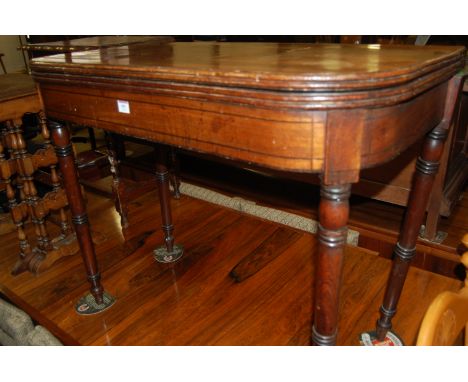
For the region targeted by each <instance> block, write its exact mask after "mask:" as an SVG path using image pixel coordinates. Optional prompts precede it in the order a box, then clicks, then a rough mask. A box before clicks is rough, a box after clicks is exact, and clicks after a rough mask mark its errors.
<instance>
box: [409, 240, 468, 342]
mask: <svg viewBox="0 0 468 382" xmlns="http://www.w3.org/2000/svg"><path fill="white" fill-rule="evenodd" d="M462 242H463V245H464V246H465V247H467V248H468V234H465V236H463V239H462ZM461 261H462V263H463V265H464V266H465V268H466V269H467V270H468V251H467V252H465V253H464V254H463V256H462V260H461ZM467 324H468V275H467V276H466V278H465V285H464V287H463V288H462V289H461V290H460V291H459V292H457V293H455V292H448V291H446V292H442V293H441V294H439V295H438V296H437V297H436V298H435V299H434V301H433V302H432V304H431V305H430V306H429V309H428V310H427V312H426V315H425V316H424V319H423V322H422V324H421V329H420V331H419V335H418V340H417V343H416V344H417V345H421V346H428V345H435V346H442V345H453V343H454V342H455V340H456V339H457V338H458V336H459V334H460V332H461V331H462V330H463V329H464V328H465V345H468V335H467V332H466V327H467Z"/></svg>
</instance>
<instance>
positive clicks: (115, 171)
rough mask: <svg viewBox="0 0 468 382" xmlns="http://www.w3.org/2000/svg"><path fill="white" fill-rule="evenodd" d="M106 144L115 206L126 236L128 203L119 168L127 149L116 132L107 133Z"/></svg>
mask: <svg viewBox="0 0 468 382" xmlns="http://www.w3.org/2000/svg"><path fill="white" fill-rule="evenodd" d="M106 145H107V159H108V160H109V165H110V171H111V174H112V193H113V195H114V203H115V208H116V210H117V212H118V213H119V215H120V225H121V227H122V230H123V232H124V236H125V232H126V230H127V229H128V205H127V201H126V200H125V197H124V196H123V195H122V194H123V192H122V180H121V178H120V170H119V157H122V156H124V155H125V149H123V150H122V147H121V141H119V139H118V138H117V136H116V135H115V134H111V133H109V134H106ZM119 145H120V146H119ZM119 151H120V154H119Z"/></svg>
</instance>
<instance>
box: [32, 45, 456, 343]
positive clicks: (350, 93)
mask: <svg viewBox="0 0 468 382" xmlns="http://www.w3.org/2000/svg"><path fill="white" fill-rule="evenodd" d="M464 56H465V50H464V48H459V47H442V46H438V47H412V46H411V47H410V46H380V45H368V46H366V45H360V46H356V45H326V44H325V45H320V44H317V45H310V44H294V45H291V44H275V43H259V44H242V43H238V44H236V43H167V44H154V43H145V44H138V45H130V46H128V47H116V48H108V49H106V50H105V51H89V52H87V53H84V52H80V53H78V54H74V53H71V54H70V55H68V56H67V55H56V56H50V57H44V58H38V59H35V60H33V62H32V65H31V68H32V73H33V77H34V78H35V80H36V81H37V82H38V84H39V86H40V91H41V94H42V97H43V100H44V104H45V108H46V110H47V114H48V117H49V118H52V119H54V120H55V121H71V122H74V123H81V124H84V125H89V126H95V127H99V128H103V129H106V130H109V131H113V132H117V133H122V134H128V135H132V136H136V137H140V138H145V139H149V140H153V141H156V142H160V143H164V144H167V145H173V146H178V147H182V148H185V149H190V150H195V151H200V152H205V153H210V154H215V155H218V156H222V157H226V158H230V159H232V160H239V161H246V162H252V163H255V164H257V165H261V166H265V167H270V168H274V169H279V170H284V171H293V172H303V173H320V174H321V179H322V185H321V202H320V206H319V220H320V227H319V233H318V238H319V240H318V241H319V244H318V250H317V258H316V265H317V266H316V273H315V291H314V293H315V299H314V304H315V312H314V325H313V328H312V341H313V343H314V344H319V345H327V344H334V343H335V339H336V333H337V321H338V318H337V317H338V291H339V287H340V280H341V269H342V257H343V256H342V255H343V248H344V244H345V237H346V232H347V228H346V224H347V220H348V212H349V204H348V198H349V195H350V190H351V184H352V183H355V182H357V181H358V180H359V174H360V171H361V169H364V168H369V167H374V166H378V165H380V164H382V163H385V162H387V161H389V160H391V159H393V158H395V157H397V156H398V154H399V153H401V152H402V151H403V150H405V149H406V148H407V147H409V146H410V145H411V144H413V143H414V142H416V140H417V139H419V138H420V137H422V136H424V135H425V134H427V137H426V140H425V144H424V147H423V150H422V153H421V156H420V158H419V159H418V161H417V166H416V168H417V172H416V177H415V181H414V187H413V190H412V193H411V195H410V201H409V204H408V214H407V215H406V219H405V222H404V225H403V229H402V231H401V236H400V240H399V243H398V244H397V245H396V249H395V255H396V256H395V261H394V265H393V268H392V272H391V275H390V278H389V283H388V288H387V292H386V295H385V299H384V303H383V306H382V309H381V318H380V320H379V322H378V335H379V337H380V338H383V337H384V336H385V334H386V332H387V330H388V329H390V328H391V318H392V317H393V315H394V314H395V311H396V305H397V302H398V299H399V296H400V293H401V290H402V287H403V283H404V280H405V277H406V274H407V271H408V267H409V263H410V260H411V258H412V257H413V255H414V252H415V248H414V247H415V242H416V238H417V235H418V232H419V228H420V225H421V223H422V220H423V216H424V213H425V209H426V204H427V201H428V198H429V193H430V190H431V187H432V183H433V180H434V176H435V174H436V172H437V168H438V164H439V160H440V156H441V154H442V148H443V143H444V140H445V138H446V136H447V132H448V128H449V126H450V124H451V120H452V117H453V113H454V108H455V104H456V101H457V97H458V94H459V91H460V87H461V83H462V78H463V77H462V76H461V75H457V73H458V72H459V70H460V69H462V68H463V65H464ZM50 127H52V129H53V132H52V138H53V141H54V143H55V146H56V150H57V153H58V156H59V161H60V165H61V168H62V172H63V174H64V181H65V187H66V190H67V193H68V196H69V199H70V207H71V210H72V214H73V222H74V224H75V226H76V229H77V233H78V237H79V240H80V245H81V249H82V254H83V258H84V261H85V264H86V268H87V271H88V279H89V281H90V283H91V293H92V295H93V296H94V300H95V302H96V303H97V305H98V306H101V307H102V308H105V305H106V304H105V298H104V297H103V294H102V292H103V287H102V285H101V283H100V274H99V270H98V268H97V262H96V257H95V253H94V248H93V245H92V241H91V236H90V232H89V222H88V219H87V215H86V211H85V208H84V204H83V202H82V196H81V192H80V188H79V186H78V180H77V177H76V170H75V168H74V166H73V153H72V150H71V146H70V139H69V134H68V132H67V130H66V129H65V128H64V127H63V125H62V124H60V123H57V122H51V123H50ZM156 168H157V178H158V181H159V184H160V187H159V194H160V201H161V210H162V211H163V216H162V218H163V219H162V220H163V230H164V232H165V234H166V252H165V255H164V256H165V257H167V260H168V261H170V260H171V257H175V256H178V254H177V253H176V252H175V251H174V248H175V245H174V238H173V235H172V232H173V226H172V222H171V214H170V204H169V202H168V197H167V194H168V180H167V179H168V176H167V175H168V174H167V167H166V165H165V163H164V155H160V156H159V159H158V161H157V165H156ZM87 301H89V299H88V300H87Z"/></svg>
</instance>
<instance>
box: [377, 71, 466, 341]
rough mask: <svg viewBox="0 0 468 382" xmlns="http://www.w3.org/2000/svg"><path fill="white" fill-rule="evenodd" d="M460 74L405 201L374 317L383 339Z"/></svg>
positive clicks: (423, 208)
mask: <svg viewBox="0 0 468 382" xmlns="http://www.w3.org/2000/svg"><path fill="white" fill-rule="evenodd" d="M463 80H464V77H463V75H457V76H455V77H453V78H452V79H451V80H450V83H449V86H448V90H447V96H446V100H445V110H444V116H443V119H442V121H441V123H440V124H439V125H438V126H437V127H435V128H434V129H433V130H432V131H431V132H429V133H428V134H427V135H426V139H425V140H424V144H423V148H422V151H421V155H420V157H419V158H418V159H417V161H416V172H415V175H414V179H413V185H412V188H411V193H410V196H409V200H408V205H407V210H406V215H405V219H404V221H403V226H402V228H401V231H400V236H399V239H398V243H397V244H396V246H395V249H394V251H393V254H394V258H393V264H392V269H391V271H390V275H389V279H388V282H387V288H386V290H385V295H384V300H383V304H382V306H381V307H380V318H379V319H378V320H377V328H376V335H377V339H378V340H379V341H383V340H384V339H385V336H386V334H387V332H388V331H389V330H390V329H391V328H392V318H393V316H394V315H395V313H396V308H397V305H398V300H399V299H400V295H401V291H402V289H403V285H404V283H405V279H406V275H407V273H408V269H409V266H410V262H411V259H412V258H413V257H414V255H415V254H416V241H417V239H418V235H419V230H420V227H421V224H422V223H423V219H424V216H425V213H426V207H427V204H428V201H429V197H430V194H431V190H432V186H433V184H434V179H435V177H436V175H437V171H438V169H439V164H440V159H441V157H442V154H443V151H444V143H445V141H446V139H447V135H448V129H449V127H450V124H451V122H452V119H453V114H454V110H455V106H456V103H457V99H458V95H459V93H460V88H461V85H462V83H463Z"/></svg>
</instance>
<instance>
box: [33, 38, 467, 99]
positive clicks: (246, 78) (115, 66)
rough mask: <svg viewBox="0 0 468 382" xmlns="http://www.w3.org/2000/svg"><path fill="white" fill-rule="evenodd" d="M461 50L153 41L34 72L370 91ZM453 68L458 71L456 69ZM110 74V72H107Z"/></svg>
mask: <svg viewBox="0 0 468 382" xmlns="http://www.w3.org/2000/svg"><path fill="white" fill-rule="evenodd" d="M464 54H465V53H464V48H463V47H454V46H407V45H401V46H396V45H354V44H352V45H351V44H350V45H338V44H284V43H216V42H189V43H185V42H172V43H167V44H160V43H159V42H152V41H148V42H147V43H144V44H138V45H135V46H130V47H127V46H121V47H112V48H109V49H106V52H105V54H104V53H102V52H99V51H98V50H96V51H93V52H79V53H75V54H72V55H71V58H69V57H66V56H65V55H55V56H53V57H50V56H49V57H42V58H37V59H34V60H33V64H32V65H33V70H35V71H39V70H42V68H43V67H49V70H50V69H52V68H53V67H56V68H60V71H61V72H62V71H63V72H64V73H68V72H69V73H72V72H74V71H76V70H78V69H81V70H84V69H86V70H87V73H90V74H91V73H94V72H96V73H97V71H98V70H99V74H102V73H104V72H105V71H107V72H108V73H109V72H113V73H115V71H117V70H120V71H122V72H125V75H126V76H138V77H142V78H148V79H149V78H151V79H161V80H174V81H189V82H196V83H210V84H217V85H223V84H229V85H230V86H233V85H238V86H248V87H255V88H268V89H278V90H301V91H303V90H318V91H323V90H330V89H336V90H349V89H356V90H357V89H372V88H380V87H383V86H386V85H392V86H394V85H396V84H398V83H404V82H407V81H409V80H412V79H414V78H417V77H421V76H423V75H424V74H427V73H428V72H430V71H434V70H435V69H437V68H439V67H440V66H447V65H450V64H451V63H455V64H456V65H457V68H458V67H460V66H462V57H464ZM452 71H453V70H452ZM109 75H110V73H109Z"/></svg>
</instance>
